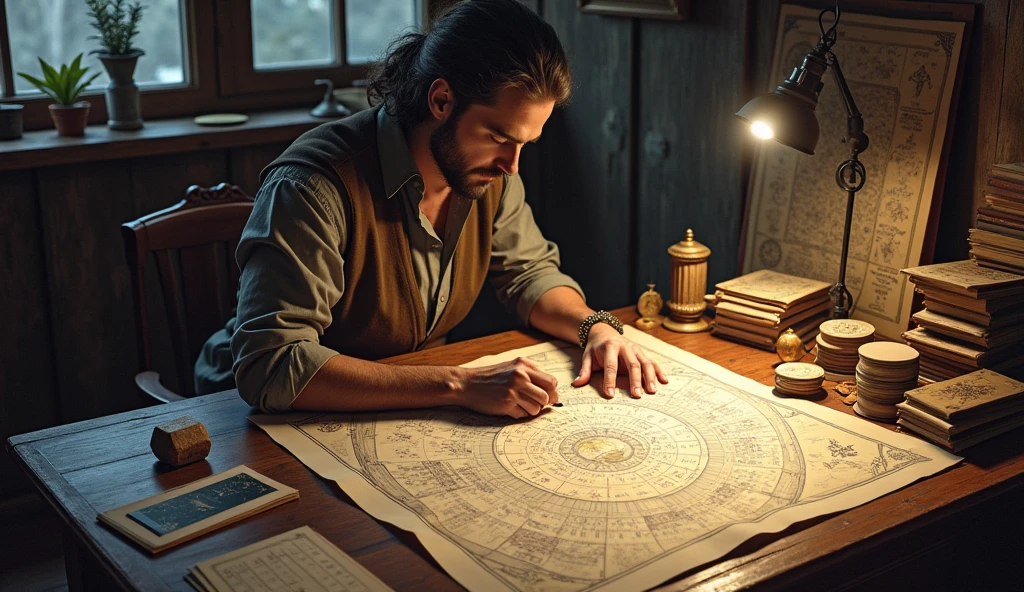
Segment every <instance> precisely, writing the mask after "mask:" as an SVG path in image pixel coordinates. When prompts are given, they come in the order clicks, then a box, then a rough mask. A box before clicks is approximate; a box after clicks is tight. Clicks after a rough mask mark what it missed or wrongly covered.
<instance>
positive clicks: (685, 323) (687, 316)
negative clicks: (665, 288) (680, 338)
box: [662, 228, 711, 333]
mask: <svg viewBox="0 0 1024 592" xmlns="http://www.w3.org/2000/svg"><path fill="white" fill-rule="evenodd" d="M668 254H669V255H670V256H671V257H672V295H671V297H670V299H669V301H668V312H669V318H667V319H665V321H664V322H663V323H662V326H663V327H665V328H666V329H669V330H671V331H676V332H678V333H699V332H700V331H707V330H708V329H709V328H710V326H709V325H708V322H707V321H705V320H704V318H703V315H704V309H705V308H706V307H707V304H706V303H705V302H704V292H706V291H707V287H708V257H709V256H710V255H711V249H709V248H707V247H705V246H704V245H702V244H700V243H698V242H697V241H695V240H693V230H691V229H689V228H687V229H686V240H684V241H679V242H678V243H676V244H674V245H672V246H671V247H669V248H668Z"/></svg>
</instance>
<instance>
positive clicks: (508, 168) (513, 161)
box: [498, 144, 523, 176]
mask: <svg viewBox="0 0 1024 592" xmlns="http://www.w3.org/2000/svg"><path fill="white" fill-rule="evenodd" d="M511 146H512V148H511V149H509V151H508V153H507V154H506V155H503V157H502V158H501V159H500V160H499V161H498V168H499V169H501V172H503V173H505V174H506V175H509V176H512V175H515V174H516V173H518V172H519V153H520V152H521V151H522V148H523V147H522V146H520V145H519V144H512V145H511Z"/></svg>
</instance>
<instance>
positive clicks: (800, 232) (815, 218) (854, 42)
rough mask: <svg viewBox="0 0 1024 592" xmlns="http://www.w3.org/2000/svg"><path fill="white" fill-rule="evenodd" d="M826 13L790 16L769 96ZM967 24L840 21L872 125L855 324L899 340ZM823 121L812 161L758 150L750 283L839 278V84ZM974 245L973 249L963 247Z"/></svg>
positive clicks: (858, 244)
mask: <svg viewBox="0 0 1024 592" xmlns="http://www.w3.org/2000/svg"><path fill="white" fill-rule="evenodd" d="M818 12H819V11H818V10H817V9H810V8H806V7H800V6H792V5H783V6H782V7H781V10H780V15H779V30H778V31H777V33H776V45H775V52H774V54H773V56H774V57H773V65H772V73H771V77H770V78H769V80H770V81H771V83H772V89H770V90H774V88H775V85H776V84H778V83H779V82H780V81H782V80H783V79H784V78H785V77H786V76H787V75H788V74H789V73H790V72H791V71H792V69H793V68H794V67H795V66H797V65H799V64H800V62H801V60H802V59H803V57H804V55H806V54H807V52H808V51H809V50H810V49H811V48H812V47H813V46H814V44H815V43H816V42H817V40H818V38H819V37H820V35H821V34H820V31H819V29H818V20H817V17H818ZM963 33H964V24H963V23H958V22H947V21H926V20H909V19H896V18H883V17H877V16H868V15H859V14H851V13H847V12H843V15H842V19H841V20H840V24H839V40H838V42H837V43H836V45H835V48H834V51H835V53H836V55H837V56H838V57H839V61H840V64H841V65H842V68H843V74H844V75H845V76H846V79H847V81H848V82H849V85H850V89H851V91H852V93H853V97H854V100H856V102H857V107H858V108H859V109H860V110H861V112H862V113H863V115H864V125H865V132H866V133H867V134H868V136H869V138H870V142H871V143H870V145H869V146H868V149H867V150H866V151H865V152H864V153H862V154H861V155H860V159H861V161H862V162H863V163H864V166H865V168H866V170H867V182H866V184H865V185H864V188H863V189H861V190H860V191H859V192H858V193H857V197H856V202H855V206H854V214H853V226H852V229H851V232H850V252H849V261H848V265H847V275H846V286H847V287H848V288H849V289H850V292H851V293H852V294H853V297H854V304H855V309H854V312H853V315H852V316H853V318H856V319H861V320H864V321H867V322H869V323H871V324H872V325H874V326H875V328H876V329H877V331H878V333H879V334H880V335H883V336H885V337H889V338H892V339H896V340H899V338H900V334H901V333H902V332H903V331H904V330H905V329H906V328H907V325H908V321H909V318H910V307H911V300H912V296H913V286H910V285H909V284H908V283H907V280H906V278H904V277H901V276H900V274H899V270H900V269H902V268H904V267H913V266H915V265H918V264H919V263H920V261H921V253H922V248H923V245H924V240H925V233H926V231H927V227H928V220H929V215H930V212H931V208H932V197H933V194H934V192H935V183H936V174H937V171H938V169H939V165H940V162H941V158H942V152H943V141H944V137H945V135H946V127H947V124H948V119H949V109H950V104H951V100H952V97H953V90H954V86H955V80H956V72H957V65H958V63H959V60H960V58H961V56H960V53H961V46H962V43H963V37H964V34H963ZM822 82H823V83H824V85H825V86H824V88H823V90H822V91H821V97H820V99H819V102H818V108H817V117H818V121H819V123H820V126H821V138H820V140H819V141H818V146H817V148H816V149H815V154H814V156H808V155H806V154H803V153H801V152H798V151H796V150H794V149H792V148H788V147H786V146H782V145H781V144H778V143H775V142H765V143H763V144H760V146H759V149H758V155H757V157H756V160H755V165H754V166H755V168H754V178H753V183H752V184H751V192H750V197H749V204H748V208H749V209H748V213H747V223H746V229H745V236H746V242H745V248H744V257H743V272H744V273H748V272H750V271H754V270H757V269H766V268H767V269H774V270H775V271H781V272H783V273H789V274H793V275H799V276H803V277H810V278H814V279H818V280H822V281H827V282H830V283H834V282H835V281H836V280H837V279H838V276H839V257H840V252H841V250H842V240H843V225H844V220H845V216H846V203H847V194H846V193H845V192H844V191H843V190H841V189H840V188H839V187H838V186H837V185H836V181H835V170H836V166H837V165H839V163H841V162H843V161H844V160H846V159H847V158H849V156H850V155H849V148H848V145H847V144H844V143H842V142H841V139H842V137H843V136H844V135H845V132H846V111H845V108H844V107H843V104H842V100H841V98H840V96H839V93H838V92H837V91H836V88H835V84H834V81H833V79H832V77H831V74H828V75H826V76H824V77H823V78H822ZM964 238H966V237H964Z"/></svg>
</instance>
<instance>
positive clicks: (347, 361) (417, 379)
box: [291, 355, 464, 411]
mask: <svg viewBox="0 0 1024 592" xmlns="http://www.w3.org/2000/svg"><path fill="white" fill-rule="evenodd" d="M463 388H464V381H463V377H462V372H461V369H460V368H457V367H451V366H390V365H387V364H380V363H377V362H368V361H366V360H360V359H358V358H352V357H349V356H343V355H337V356H334V357H333V358H331V359H329V360H327V362H326V363H325V364H324V365H323V366H322V367H321V368H320V370H319V371H317V373H316V374H314V375H313V378H312V379H310V381H309V383H308V384H307V385H306V386H305V388H303V389H302V392H301V393H299V396H298V397H296V398H295V401H293V402H292V406H291V407H292V409H296V410H311V411H313V410H315V411H371V410H383V409H410V408H424V407H440V406H442V405H457V404H459V393H460V392H461V391H462V390H463Z"/></svg>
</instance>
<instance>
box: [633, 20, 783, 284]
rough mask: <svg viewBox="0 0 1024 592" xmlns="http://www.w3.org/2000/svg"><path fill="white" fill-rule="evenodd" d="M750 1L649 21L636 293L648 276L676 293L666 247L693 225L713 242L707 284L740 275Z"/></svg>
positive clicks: (643, 47)
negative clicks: (742, 113)
mask: <svg viewBox="0 0 1024 592" xmlns="http://www.w3.org/2000/svg"><path fill="white" fill-rule="evenodd" d="M746 8H747V6H746V2H745V1H744V0H723V1H720V2H695V3H694V4H693V13H692V15H691V20H689V21H686V22H683V23H675V22H657V21H642V23H641V39H640V55H639V63H640V65H639V68H640V93H641V94H640V97H641V101H640V128H639V129H638V130H637V133H638V136H637V139H638V141H639V142H640V145H639V177H640V183H639V201H638V208H639V210H638V224H637V239H638V241H639V244H638V248H637V252H638V261H637V264H638V266H639V268H638V269H639V271H638V277H637V284H636V285H634V286H632V290H631V298H636V297H637V296H639V294H640V293H641V292H643V291H644V289H645V286H644V284H646V283H647V282H655V283H656V284H657V285H658V287H657V289H658V290H659V291H660V292H661V294H663V295H664V296H667V295H668V294H669V270H670V259H669V256H668V254H667V253H666V249H667V248H668V247H669V245H671V244H673V243H675V242H677V241H679V240H682V239H683V238H684V237H685V236H686V229H687V228H692V229H693V232H694V234H695V236H696V240H698V241H699V242H701V243H703V244H705V245H707V246H708V248H710V249H711V258H710V259H709V261H708V285H709V286H713V285H714V284H715V283H716V282H720V281H723V280H725V279H728V278H730V277H733V276H734V275H735V271H736V255H737V245H738V243H739V237H740V230H741V229H740V226H741V218H742V213H743V203H744V196H743V190H742V188H743V176H744V171H743V164H744V163H743V152H744V150H749V148H748V147H747V145H746V142H747V141H748V139H747V135H748V134H747V133H746V131H745V130H744V129H743V127H742V125H741V123H740V122H739V120H737V119H736V118H735V117H733V113H735V111H736V110H737V109H738V108H739V107H741V106H742V105H743V102H744V101H745V100H746V98H747V97H746V96H745V93H744V88H745V87H746V84H747V83H746V82H745V80H746V75H747V73H746V72H744V69H743V65H744V59H743V56H744V55H745V52H746V48H747V46H746V32H745V31H744V26H743V23H744V20H745V17H744V13H745V10H746ZM767 22H768V23H771V22H774V19H771V20H769V21H767ZM757 26H759V27H764V26H769V27H770V26H773V25H771V24H766V22H759V23H758V25H757Z"/></svg>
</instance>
